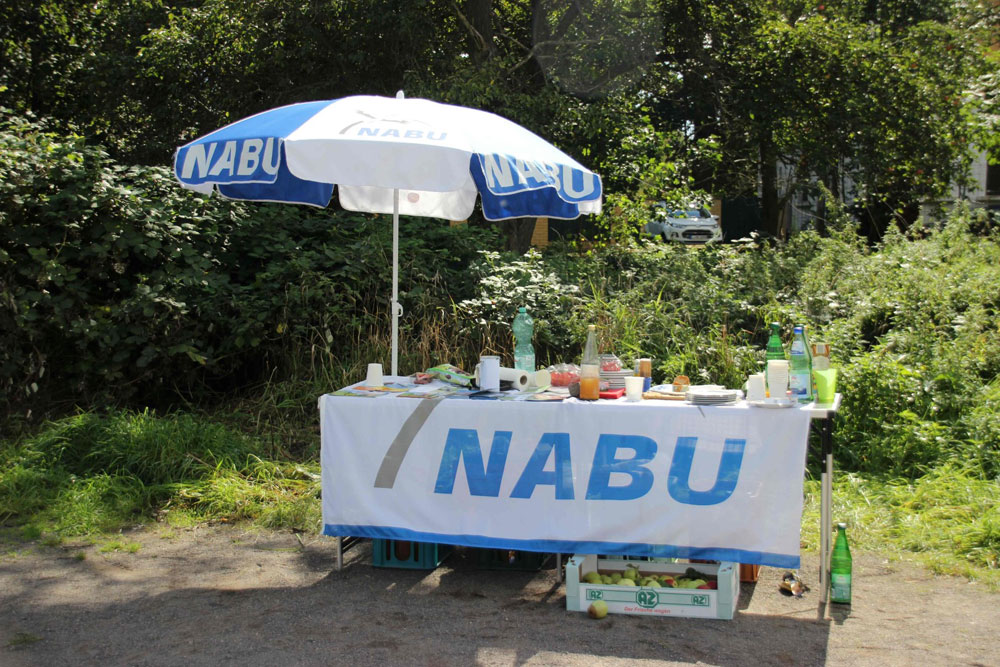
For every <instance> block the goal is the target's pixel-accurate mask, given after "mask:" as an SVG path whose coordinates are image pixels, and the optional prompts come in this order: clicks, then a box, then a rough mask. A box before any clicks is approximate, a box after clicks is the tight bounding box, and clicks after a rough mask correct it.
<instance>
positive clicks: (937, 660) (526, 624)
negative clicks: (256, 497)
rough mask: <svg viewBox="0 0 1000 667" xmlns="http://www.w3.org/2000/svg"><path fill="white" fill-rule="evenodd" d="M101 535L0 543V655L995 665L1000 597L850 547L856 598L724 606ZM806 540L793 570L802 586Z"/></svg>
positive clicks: (201, 542)
mask: <svg viewBox="0 0 1000 667" xmlns="http://www.w3.org/2000/svg"><path fill="white" fill-rule="evenodd" d="M122 537H123V541H125V542H131V543H133V544H136V545H141V547H138V548H137V547H133V549H135V548H137V550H136V551H134V553H129V552H127V551H116V552H108V553H104V552H102V551H101V550H100V546H101V545H100V544H97V545H84V544H76V545H74V544H62V545H59V546H44V545H40V544H34V543H28V544H12V543H9V542H8V543H4V544H0V665H3V666H4V667H22V666H27V665H46V666H49V665H185V666H187V665H213V666H214V665H331V664H350V665H378V666H379V667H385V666H387V665H406V666H411V665H428V666H431V665H435V666H436V665H442V666H447V665H571V666H580V667H583V666H588V667H590V666H593V665H688V664H696V665H755V664H760V665H772V664H773V665H823V664H830V665H848V664H849V665H852V666H859V665H880V666H882V665H913V664H920V665H1000V638H998V633H997V627H998V626H997V617H998V612H1000V595H998V594H995V593H989V592H987V591H984V590H982V588H981V587H980V586H977V585H976V584H970V583H967V582H966V581H964V580H960V579H955V578H950V577H940V576H934V575H931V574H929V573H928V572H926V571H925V570H923V569H921V568H920V567H918V566H915V565H912V564H909V563H902V562H888V561H887V560H885V559H884V558H881V557H879V556H878V555H876V554H863V553H862V554H855V555H854V572H855V576H854V582H855V583H854V604H853V605H852V606H851V607H847V608H844V607H839V606H830V607H829V608H826V607H824V606H822V605H820V603H819V593H818V591H817V590H815V589H814V590H812V591H809V592H807V593H806V594H805V595H804V596H803V597H802V598H801V599H799V598H793V597H786V596H784V595H782V594H781V593H780V591H779V590H778V583H779V581H780V579H781V575H782V574H783V571H781V570H776V569H772V568H763V569H762V570H761V577H760V580H759V581H758V582H757V583H756V584H746V583H745V584H743V585H742V589H741V592H740V601H739V611H738V612H737V614H736V617H735V618H734V619H733V620H731V621H721V620H699V619H685V618H676V617H672V618H647V617H636V616H611V615H609V616H608V617H607V618H605V619H603V620H593V619H591V618H589V617H587V615H586V614H582V613H577V612H568V611H566V598H565V586H564V584H563V583H562V582H561V580H560V578H559V576H558V574H557V571H556V569H555V567H554V559H550V561H549V563H548V564H547V565H546V566H545V567H544V568H543V569H542V570H540V571H538V572H516V571H487V570H481V569H478V568H477V565H476V563H475V559H474V558H473V557H472V555H471V554H470V553H468V552H465V551H464V550H459V551H457V552H456V553H454V554H452V555H451V556H450V557H449V558H448V560H446V561H445V563H444V564H442V565H441V566H440V567H439V568H438V569H436V570H434V571H426V570H423V571H417V570H401V569H384V568H373V567H372V565H371V563H372V557H371V546H370V543H369V542H367V541H363V542H361V543H360V544H359V545H357V546H355V547H353V548H352V549H350V550H348V551H347V552H346V554H345V563H344V568H343V570H341V571H339V572H338V571H337V570H336V560H335V552H334V540H333V539H332V538H327V537H322V536H318V535H317V536H308V535H295V534H292V533H290V532H288V531H282V532H258V531H254V532H248V531H246V530H245V529H243V528H240V527H234V526H215V527H202V528H195V529H188V530H177V529H174V530H167V529H166V528H164V527H161V526H153V527H147V528H142V529H139V530H136V531H134V532H131V533H128V534H126V535H124V536H122ZM817 559H818V557H817V556H816V555H815V554H805V555H804V556H803V567H802V569H801V570H800V571H799V574H800V576H801V577H802V578H803V580H804V581H805V582H806V583H807V584H812V585H813V586H815V582H816V576H817Z"/></svg>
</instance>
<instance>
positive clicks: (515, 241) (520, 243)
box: [496, 218, 536, 255]
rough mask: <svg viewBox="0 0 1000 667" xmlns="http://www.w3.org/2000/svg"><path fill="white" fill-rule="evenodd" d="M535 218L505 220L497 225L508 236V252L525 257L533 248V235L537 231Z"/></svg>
mask: <svg viewBox="0 0 1000 667" xmlns="http://www.w3.org/2000/svg"><path fill="white" fill-rule="evenodd" d="M535 220H536V219H535V218H515V219H513V220H504V221H503V222H498V223H496V224H498V225H501V229H503V230H504V232H505V233H506V235H507V250H511V251H513V252H516V253H517V254H518V255H523V254H524V253H526V252H528V249H529V248H530V247H531V235H532V234H533V233H534V231H535Z"/></svg>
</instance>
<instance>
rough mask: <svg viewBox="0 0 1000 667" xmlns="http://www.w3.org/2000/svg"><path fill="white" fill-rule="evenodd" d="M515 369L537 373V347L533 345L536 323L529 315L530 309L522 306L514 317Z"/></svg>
mask: <svg viewBox="0 0 1000 667" xmlns="http://www.w3.org/2000/svg"><path fill="white" fill-rule="evenodd" d="M511 328H512V329H513V330H514V368H516V369H518V370H520V371H526V372H528V373H534V372H535V347H534V345H532V344H531V339H532V337H533V336H534V330H535V322H534V320H532V319H531V315H529V314H528V309H527V308H525V307H524V306H521V307H520V308H518V309H517V316H515V317H514V324H513V325H512V326H511Z"/></svg>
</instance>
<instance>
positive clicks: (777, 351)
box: [766, 322, 785, 360]
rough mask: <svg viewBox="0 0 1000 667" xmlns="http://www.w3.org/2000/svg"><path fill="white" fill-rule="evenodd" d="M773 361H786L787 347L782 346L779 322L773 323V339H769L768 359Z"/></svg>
mask: <svg viewBox="0 0 1000 667" xmlns="http://www.w3.org/2000/svg"><path fill="white" fill-rule="evenodd" d="M766 358H767V359H768V360H771V359H784V358H785V347H784V346H783V345H782V344H781V325H780V324H778V323H777V322H773V323H771V337H770V338H768V339H767V357H766Z"/></svg>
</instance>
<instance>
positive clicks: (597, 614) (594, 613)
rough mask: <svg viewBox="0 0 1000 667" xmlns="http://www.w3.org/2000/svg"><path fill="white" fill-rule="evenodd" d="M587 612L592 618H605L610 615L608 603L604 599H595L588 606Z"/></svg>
mask: <svg viewBox="0 0 1000 667" xmlns="http://www.w3.org/2000/svg"><path fill="white" fill-rule="evenodd" d="M587 613H588V614H590V617H591V618H604V617H605V616H607V615H608V603H607V602H605V601H604V600H594V601H593V602H591V603H590V606H589V607H587Z"/></svg>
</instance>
